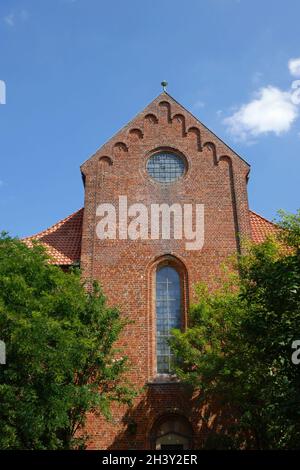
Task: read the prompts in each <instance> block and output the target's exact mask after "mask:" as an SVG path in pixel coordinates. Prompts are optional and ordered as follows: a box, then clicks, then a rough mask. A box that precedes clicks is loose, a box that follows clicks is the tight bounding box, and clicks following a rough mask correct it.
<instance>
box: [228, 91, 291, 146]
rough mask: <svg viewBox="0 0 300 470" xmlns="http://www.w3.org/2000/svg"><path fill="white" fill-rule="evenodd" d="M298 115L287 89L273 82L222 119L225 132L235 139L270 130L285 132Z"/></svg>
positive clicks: (277, 132)
mask: <svg viewBox="0 0 300 470" xmlns="http://www.w3.org/2000/svg"><path fill="white" fill-rule="evenodd" d="M297 115H298V107H297V105H296V104H295V103H293V101H292V97H291V93H290V92H287V91H282V90H280V89H279V88H276V87H273V86H267V87H264V88H261V89H260V90H259V91H258V92H257V93H256V95H255V97H254V99H253V100H252V101H250V102H249V103H247V104H244V105H242V106H241V107H240V108H239V109H238V110H237V111H236V112H235V113H234V114H233V115H232V116H229V117H227V118H225V119H224V120H223V122H224V124H225V125H226V126H227V128H228V130H229V132H230V133H231V134H232V135H233V136H234V137H236V138H237V139H239V140H246V139H247V138H248V137H251V138H253V137H257V136H259V135H261V134H267V133H270V132H273V133H275V134H276V135H280V134H283V133H284V132H287V131H288V130H289V129H290V128H291V126H292V124H293V122H294V121H295V119H296V118H297Z"/></svg>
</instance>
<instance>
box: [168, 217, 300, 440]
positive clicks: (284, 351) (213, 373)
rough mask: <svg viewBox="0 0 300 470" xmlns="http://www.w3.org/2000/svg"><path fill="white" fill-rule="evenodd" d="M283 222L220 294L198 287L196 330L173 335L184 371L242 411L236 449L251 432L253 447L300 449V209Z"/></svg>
mask: <svg viewBox="0 0 300 470" xmlns="http://www.w3.org/2000/svg"><path fill="white" fill-rule="evenodd" d="M279 226H281V227H282V229H283V230H280V231H279V232H278V237H276V238H277V240H275V239H272V238H270V239H268V240H266V241H265V242H264V243H262V244H260V245H256V246H255V245H250V246H249V247H248V250H247V254H245V255H243V256H241V257H240V258H239V260H238V269H239V273H240V275H239V276H237V275H234V274H232V275H231V276H230V277H229V279H228V281H227V282H225V283H224V282H223V284H222V285H221V286H220V288H219V289H217V290H216V291H214V292H212V293H210V292H208V290H207V289H206V287H205V286H203V285H199V286H197V289H196V292H197V302H196V304H195V305H193V307H192V308H191V312H190V324H189V328H188V329H187V331H186V332H180V331H179V330H174V331H173V337H172V339H171V346H172V349H173V351H174V354H175V356H176V358H177V362H176V366H175V368H176V372H177V374H178V376H179V377H180V378H181V379H182V380H184V381H186V382H188V383H190V384H191V385H192V386H193V387H195V389H197V390H198V391H199V394H200V395H201V396H203V397H211V398H213V399H218V400H221V406H222V404H223V405H224V404H227V405H228V404H229V405H230V407H231V409H232V410H234V411H232V415H233V416H234V417H236V418H238V419H237V420H236V421H235V426H234V427H232V428H231V430H230V431H228V430H227V431H226V430H225V429H224V433H226V434H227V435H228V433H229V434H230V433H231V437H232V441H231V444H230V445H229V447H230V446H233V447H235V446H236V447H238V446H240V445H241V442H240V441H239V440H238V439H237V440H236V437H237V436H241V435H243V439H246V446H247V447H248V448H251V447H254V448H259V449H289V448H298V449H299V448H300V365H295V364H293V362H292V360H291V356H292V353H293V349H292V343H293V341H294V340H299V339H300V257H299V246H300V212H298V213H297V214H296V215H289V214H285V213H281V221H280V222H279ZM282 242H284V245H283V243H282ZM215 447H218V443H217V442H215Z"/></svg>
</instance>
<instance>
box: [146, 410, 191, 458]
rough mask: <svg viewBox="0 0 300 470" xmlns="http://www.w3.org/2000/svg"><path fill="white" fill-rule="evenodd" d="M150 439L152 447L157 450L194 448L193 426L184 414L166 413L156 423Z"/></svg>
mask: <svg viewBox="0 0 300 470" xmlns="http://www.w3.org/2000/svg"><path fill="white" fill-rule="evenodd" d="M150 439H151V448H152V449H156V450H168V449H169V450H180V449H181V450H188V449H192V445H193V430H192V426H191V425H190V423H189V421H188V420H187V419H186V418H185V417H184V416H181V415H177V414H169V415H164V416H162V417H160V418H159V419H158V420H157V421H156V422H155V423H154V425H153V427H152V430H151V436H150Z"/></svg>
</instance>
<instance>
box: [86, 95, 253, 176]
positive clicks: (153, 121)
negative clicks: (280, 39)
mask: <svg viewBox="0 0 300 470" xmlns="http://www.w3.org/2000/svg"><path fill="white" fill-rule="evenodd" d="M171 129H172V132H169V131H170V130H171ZM174 132H175V133H176V141H177V140H178V139H179V140H180V139H183V140H185V139H191V141H192V142H193V145H194V146H195V148H196V149H197V151H199V152H202V151H203V149H205V148H206V149H209V150H210V151H211V152H212V156H213V159H214V163H215V164H218V162H219V161H220V159H224V157H229V158H238V159H239V160H240V161H241V162H242V163H243V164H244V165H246V167H247V168H249V164H248V163H247V162H245V160H243V159H242V158H241V157H240V156H239V155H238V154H237V153H236V152H234V151H233V150H232V149H231V148H230V147H229V146H228V145H227V144H225V143H224V142H223V141H222V140H221V139H220V138H219V137H217V136H216V135H215V134H214V133H213V132H212V131H210V130H209V129H208V128H207V127H206V126H205V125H204V124H202V122H200V121H199V120H198V119H197V118H196V117H195V116H194V115H193V114H192V113H191V112H190V111H188V110H187V109H186V108H185V107H184V106H182V105H181V104H180V103H178V102H177V101H176V100H175V99H174V98H173V97H172V96H171V95H169V93H167V92H166V91H165V90H164V91H163V92H162V93H160V94H159V95H158V96H157V97H156V98H155V99H154V100H153V101H152V102H151V103H150V104H149V105H147V106H146V107H145V108H144V109H143V110H142V111H141V112H139V113H138V114H137V115H136V116H135V117H134V118H133V119H132V120H131V121H129V122H128V123H127V124H126V125H125V126H124V127H123V128H122V129H121V130H119V131H118V132H117V133H116V134H115V135H114V136H113V137H112V138H111V139H110V140H108V141H107V142H106V143H105V144H104V145H103V146H102V147H101V148H99V149H98V150H97V152H96V153H95V154H94V155H93V156H91V157H90V158H89V159H88V160H87V161H86V162H85V163H84V164H83V165H82V166H81V170H82V172H83V173H85V170H86V169H87V168H88V167H89V165H90V164H92V162H93V161H94V160H99V159H101V158H103V156H109V158H111V159H112V161H113V159H114V158H118V157H121V156H123V155H128V154H129V153H130V149H131V148H132V147H135V148H136V146H137V145H143V146H144V147H145V143H146V141H147V140H148V141H149V139H150V140H151V141H152V142H156V143H157V147H164V146H165V147H172V141H173V139H172V136H173V137H174Z"/></svg>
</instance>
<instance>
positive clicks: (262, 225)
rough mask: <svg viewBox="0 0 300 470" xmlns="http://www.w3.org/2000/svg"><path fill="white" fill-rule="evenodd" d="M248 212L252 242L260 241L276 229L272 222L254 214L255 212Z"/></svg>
mask: <svg viewBox="0 0 300 470" xmlns="http://www.w3.org/2000/svg"><path fill="white" fill-rule="evenodd" d="M249 212H250V226H251V233H252V241H253V242H254V243H261V242H263V241H264V240H265V239H266V238H267V236H268V235H273V234H275V233H276V232H277V231H278V227H277V225H276V224H274V223H273V222H270V221H269V220H268V219H265V218H264V217H262V216H261V215H259V214H256V212H253V211H249Z"/></svg>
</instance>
